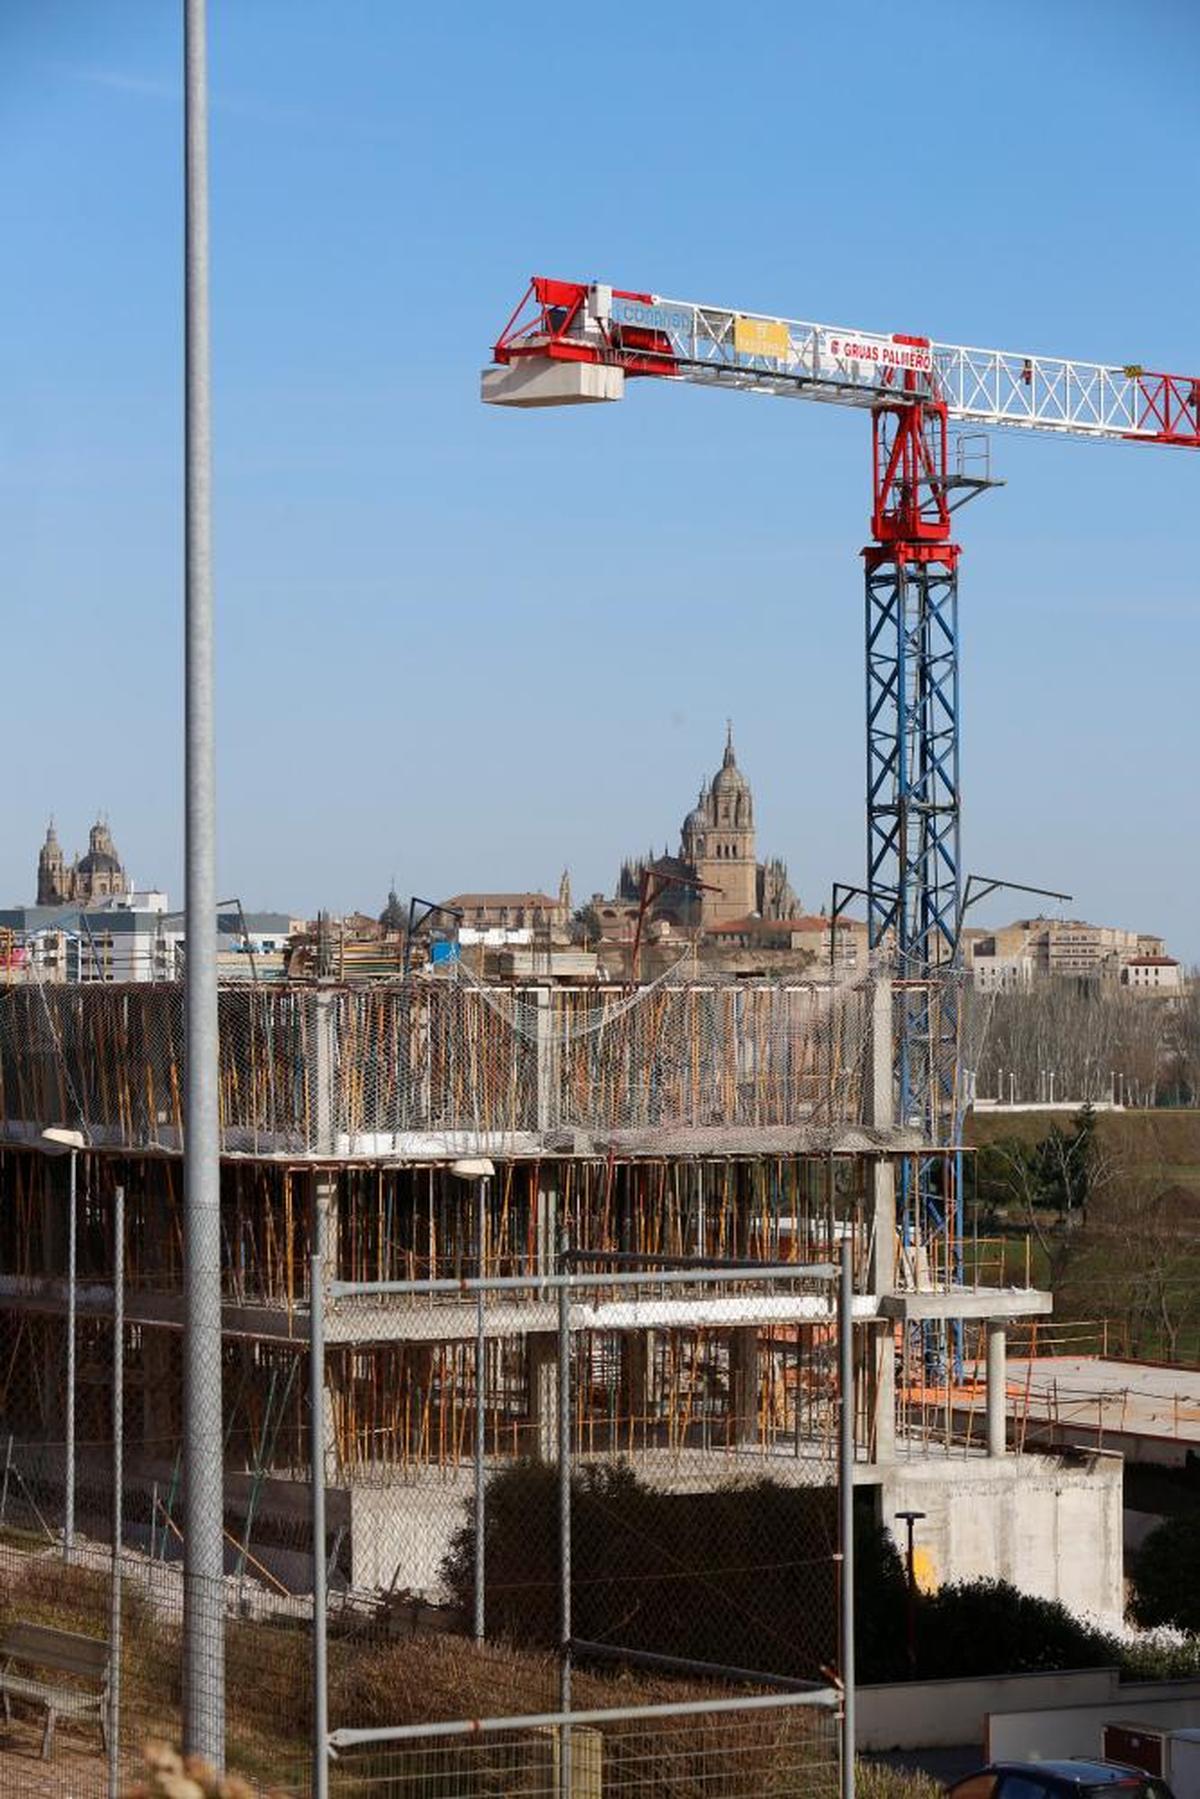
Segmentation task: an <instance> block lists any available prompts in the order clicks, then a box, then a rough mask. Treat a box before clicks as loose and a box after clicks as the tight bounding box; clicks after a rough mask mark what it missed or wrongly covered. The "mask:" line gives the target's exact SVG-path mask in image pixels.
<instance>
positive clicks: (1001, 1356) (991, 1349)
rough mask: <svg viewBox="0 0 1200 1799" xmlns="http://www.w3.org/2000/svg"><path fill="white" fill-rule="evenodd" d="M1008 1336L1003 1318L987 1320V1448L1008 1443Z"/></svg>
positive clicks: (997, 1451)
mask: <svg viewBox="0 0 1200 1799" xmlns="http://www.w3.org/2000/svg"><path fill="white" fill-rule="evenodd" d="M1007 1382H1008V1336H1007V1329H1006V1326H1005V1323H1004V1320H1003V1319H1002V1318H989V1319H988V1321H987V1452H988V1454H989V1455H1003V1454H1004V1453H1005V1450H1006V1449H1007V1447H1008V1396H1007V1391H1006V1388H1007Z"/></svg>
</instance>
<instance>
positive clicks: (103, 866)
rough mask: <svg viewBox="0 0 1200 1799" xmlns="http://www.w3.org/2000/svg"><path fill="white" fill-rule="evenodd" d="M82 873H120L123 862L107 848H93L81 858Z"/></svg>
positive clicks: (80, 867) (80, 870) (80, 868)
mask: <svg viewBox="0 0 1200 1799" xmlns="http://www.w3.org/2000/svg"><path fill="white" fill-rule="evenodd" d="M79 872H80V874H81V875H119V874H120V872H121V864H120V863H119V862H118V861H117V858H116V857H115V856H110V855H109V853H108V851H107V850H91V851H89V853H88V854H87V855H86V856H81V857H80V859H79Z"/></svg>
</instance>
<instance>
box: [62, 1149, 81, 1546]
mask: <svg viewBox="0 0 1200 1799" xmlns="http://www.w3.org/2000/svg"><path fill="white" fill-rule="evenodd" d="M78 1167H79V1151H78V1150H77V1149H73V1150H72V1151H71V1166H70V1172H69V1189H68V1198H67V1465H66V1472H65V1475H64V1479H65V1482H66V1493H65V1495H64V1500H63V1561H64V1562H69V1561H70V1560H71V1556H72V1554H73V1553H74V1550H75V1276H76V1267H75V1231H76V1220H77V1205H78V1200H77V1191H78V1188H77V1181H78Z"/></svg>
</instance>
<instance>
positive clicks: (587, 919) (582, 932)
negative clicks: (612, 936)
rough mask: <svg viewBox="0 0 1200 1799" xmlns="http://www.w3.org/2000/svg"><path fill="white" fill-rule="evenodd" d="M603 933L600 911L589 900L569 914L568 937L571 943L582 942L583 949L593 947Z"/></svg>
mask: <svg viewBox="0 0 1200 1799" xmlns="http://www.w3.org/2000/svg"><path fill="white" fill-rule="evenodd" d="M603 934H604V924H603V921H602V920H601V917H600V913H599V911H598V909H597V908H596V906H595V905H594V904H593V902H592V901H591V900H589V901H588V903H587V905H586V906H580V907H578V908H577V909H576V911H575V912H574V913H573V914H572V916H571V929H570V937H571V942H572V943H578V944H582V946H583V947H584V949H587V948H588V947H589V946H591V947H592V948H595V946H596V944H597V943H599V941H600V939H601V937H602V936H603Z"/></svg>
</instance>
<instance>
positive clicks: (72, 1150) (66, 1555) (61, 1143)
mask: <svg viewBox="0 0 1200 1799" xmlns="http://www.w3.org/2000/svg"><path fill="white" fill-rule="evenodd" d="M42 1142H43V1143H44V1144H45V1145H46V1146H47V1149H48V1151H49V1153H50V1154H51V1155H63V1154H67V1155H69V1156H70V1158H71V1160H70V1169H69V1175H68V1187H67V1195H68V1197H67V1392H66V1413H67V1418H66V1436H67V1441H66V1445H65V1461H66V1466H65V1469H64V1473H63V1486H64V1494H63V1561H64V1562H68V1563H69V1562H70V1560H71V1557H72V1555H73V1554H74V1552H75V1290H76V1279H75V1242H76V1224H77V1211H78V1200H77V1194H78V1172H79V1152H80V1150H81V1149H85V1148H86V1147H87V1139H86V1137H85V1136H84V1134H83V1132H82V1131H72V1130H69V1129H68V1128H67V1127H66V1126H65V1125H58V1124H52V1125H48V1126H47V1127H46V1129H45V1130H44V1131H43V1132H42Z"/></svg>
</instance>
